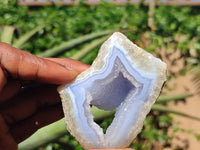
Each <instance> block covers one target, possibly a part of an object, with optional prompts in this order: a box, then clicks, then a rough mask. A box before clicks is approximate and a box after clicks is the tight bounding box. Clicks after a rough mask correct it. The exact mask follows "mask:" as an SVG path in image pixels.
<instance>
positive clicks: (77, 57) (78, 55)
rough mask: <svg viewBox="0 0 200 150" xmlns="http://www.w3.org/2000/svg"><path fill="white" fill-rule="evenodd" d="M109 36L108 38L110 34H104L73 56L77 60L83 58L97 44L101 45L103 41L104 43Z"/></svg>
mask: <svg viewBox="0 0 200 150" xmlns="http://www.w3.org/2000/svg"><path fill="white" fill-rule="evenodd" d="M107 38H108V36H104V37H102V38H100V39H97V40H94V41H93V42H92V43H90V44H89V45H87V46H85V47H84V48H83V49H81V50H80V51H78V52H77V53H76V54H75V55H73V56H72V57H71V58H72V59H76V60H81V59H82V58H83V57H84V56H85V55H87V54H88V53H89V52H90V51H92V50H93V49H95V48H96V47H97V46H99V45H100V44H101V43H103V42H104V41H105V40H106V39H107Z"/></svg>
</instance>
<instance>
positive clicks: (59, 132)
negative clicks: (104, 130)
mask: <svg viewBox="0 0 200 150" xmlns="http://www.w3.org/2000/svg"><path fill="white" fill-rule="evenodd" d="M91 113H92V114H93V116H94V120H96V121H98V120H101V119H102V118H105V117H109V116H111V115H113V114H114V111H103V110H100V109H97V108H96V107H92V108H91ZM67 133H68V132H67V127H66V124H65V120H64V118H63V119H61V120H59V121H57V122H55V123H52V124H50V125H48V126H46V127H43V128H41V129H39V130H38V131H37V132H36V133H34V134H33V135H32V136H31V137H29V138H28V139H26V140H25V141H23V142H21V143H20V144H19V145H18V149H19V150H27V149H29V150H32V149H36V148H38V147H40V146H42V145H45V144H47V143H49V142H51V141H54V140H56V139H58V138H60V137H62V136H64V135H66V134H67Z"/></svg>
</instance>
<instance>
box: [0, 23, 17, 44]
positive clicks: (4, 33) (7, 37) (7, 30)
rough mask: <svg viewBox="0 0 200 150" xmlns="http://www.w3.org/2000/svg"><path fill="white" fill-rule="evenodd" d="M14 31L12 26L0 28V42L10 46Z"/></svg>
mask: <svg viewBox="0 0 200 150" xmlns="http://www.w3.org/2000/svg"><path fill="white" fill-rule="evenodd" d="M14 31H15V27H14V26H3V27H1V37H0V41H1V42H5V43H8V44H11V42H12V38H13V33H14Z"/></svg>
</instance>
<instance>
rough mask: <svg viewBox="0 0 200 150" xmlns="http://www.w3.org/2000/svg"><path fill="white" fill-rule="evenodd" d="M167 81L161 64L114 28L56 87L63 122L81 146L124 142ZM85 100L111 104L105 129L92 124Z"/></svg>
mask: <svg viewBox="0 0 200 150" xmlns="http://www.w3.org/2000/svg"><path fill="white" fill-rule="evenodd" d="M164 81H166V64H165V63H164V62H162V61H161V60H160V59H158V58H155V57H154V56H153V55H151V54H149V53H147V52H146V51H144V50H143V49H141V48H139V47H138V46H136V45H135V44H133V43H132V42H131V41H129V40H128V39H127V38H126V37H125V36H124V35H123V34H121V33H119V32H116V33H114V34H113V35H112V36H111V37H110V38H109V39H108V40H107V41H106V42H104V44H103V45H102V46H101V49H100V50H99V53H98V56H97V58H96V59H95V61H94V62H93V64H92V66H91V67H90V68H89V69H88V70H86V71H85V72H83V73H81V74H80V75H79V76H78V77H77V78H76V80H75V81H74V82H73V83H71V84H67V85H63V86H61V87H59V89H58V91H59V93H60V96H61V98H62V104H63V109H64V113H65V118H66V123H67V128H68V130H69V131H70V133H71V134H72V135H73V136H74V137H75V138H76V139H77V141H78V142H79V143H80V144H81V146H82V147H83V148H84V149H91V148H124V147H128V146H129V144H130V143H131V142H132V140H133V139H134V138H135V137H136V135H137V134H138V133H139V132H140V131H141V129H142V126H143V122H144V119H145V117H146V115H147V114H148V113H149V111H150V109H151V106H152V105H153V104H154V102H155V101H156V99H157V97H158V96H159V94H160V91H161V88H162V86H163V83H164ZM90 104H92V105H94V106H96V107H98V108H100V109H104V110H114V109H116V113H115V117H114V119H113V122H112V123H111V125H110V126H109V127H108V129H107V131H106V133H105V134H104V133H103V130H102V128H101V127H99V125H97V124H96V123H95V122H94V120H93V116H92V114H91V112H90Z"/></svg>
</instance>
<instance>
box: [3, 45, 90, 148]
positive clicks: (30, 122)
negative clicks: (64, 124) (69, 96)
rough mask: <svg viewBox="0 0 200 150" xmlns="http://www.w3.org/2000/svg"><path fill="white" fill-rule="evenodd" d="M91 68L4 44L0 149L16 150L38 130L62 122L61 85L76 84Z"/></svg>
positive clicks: (72, 61)
mask: <svg viewBox="0 0 200 150" xmlns="http://www.w3.org/2000/svg"><path fill="white" fill-rule="evenodd" d="M88 67H89V66H88V65H86V64H83V63H81V62H79V61H75V60H72V59H59V58H39V57H36V56H34V55H31V54H29V53H27V52H24V51H21V50H18V49H16V48H13V47H11V46H10V45H8V44H5V43H0V149H2V150H15V149H17V144H18V143H19V142H21V141H23V140H24V139H26V138H27V137H29V136H30V135H31V134H33V133H34V132H35V131H36V130H38V129H39V128H41V127H43V126H45V125H48V124H50V123H52V122H54V121H56V120H59V119H60V118H62V117H63V112H62V106H61V102H60V97H59V95H58V93H57V91H56V89H57V85H59V84H64V83H69V82H72V81H73V80H74V79H75V77H76V76H77V75H78V74H79V73H80V72H82V71H84V70H85V69H87V68H88Z"/></svg>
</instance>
